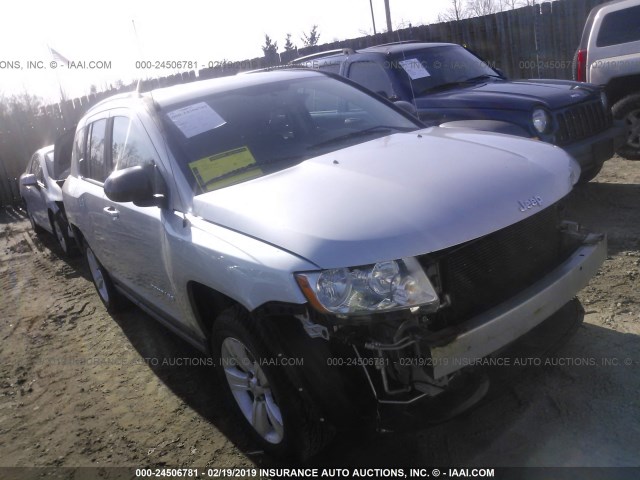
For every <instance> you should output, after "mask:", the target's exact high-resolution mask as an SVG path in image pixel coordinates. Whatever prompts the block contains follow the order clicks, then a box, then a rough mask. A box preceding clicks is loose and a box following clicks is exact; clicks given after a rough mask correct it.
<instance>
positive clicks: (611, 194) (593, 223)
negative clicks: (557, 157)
mask: <svg viewBox="0 0 640 480" xmlns="http://www.w3.org/2000/svg"><path fill="white" fill-rule="evenodd" d="M566 207H567V212H566V215H565V217H566V218H567V219H569V220H574V221H577V222H580V223H581V224H583V225H584V226H585V227H587V228H589V229H590V230H592V231H594V232H604V233H606V234H607V236H608V241H609V242H608V243H609V253H611V254H615V253H619V252H621V251H626V250H629V249H639V248H640V222H638V219H639V218H640V185H638V184H623V183H595V182H594V183H587V184H586V185H578V186H577V187H576V188H575V189H574V190H573V191H572V192H571V194H570V195H569V197H568V199H567V202H566ZM612 212H613V214H612Z"/></svg>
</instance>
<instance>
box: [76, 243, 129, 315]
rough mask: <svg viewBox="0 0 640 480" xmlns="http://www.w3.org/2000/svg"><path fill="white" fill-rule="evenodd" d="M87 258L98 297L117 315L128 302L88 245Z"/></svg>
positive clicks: (86, 247)
mask: <svg viewBox="0 0 640 480" xmlns="http://www.w3.org/2000/svg"><path fill="white" fill-rule="evenodd" d="M84 251H85V258H86V260H87V266H88V267H89V273H90V274H91V280H92V281H93V285H94V286H95V287H96V291H97V292H98V296H99V297H100V300H102V303H103V304H104V306H105V307H106V309H107V311H108V312H110V313H115V312H118V311H120V310H122V309H123V307H124V306H125V305H126V300H125V298H124V297H123V296H122V294H121V293H120V292H118V291H117V290H116V288H115V287H114V285H113V282H112V281H111V277H110V276H109V274H108V273H107V271H106V270H105V268H104V267H103V266H102V264H101V263H100V262H99V261H98V259H97V258H96V256H95V254H94V253H93V250H91V247H90V246H89V245H88V244H87V245H85V250H84Z"/></svg>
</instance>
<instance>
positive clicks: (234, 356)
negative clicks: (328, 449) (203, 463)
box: [211, 307, 330, 459]
mask: <svg viewBox="0 0 640 480" xmlns="http://www.w3.org/2000/svg"><path fill="white" fill-rule="evenodd" d="M259 322H260V321H258V320H256V319H254V318H252V317H251V316H250V314H249V313H248V312H246V311H245V310H244V309H242V308H241V307H232V308H230V309H228V310H226V311H224V312H223V313H222V314H221V315H220V316H219V317H218V318H217V319H216V321H215V323H214V327H213V332H212V337H211V347H212V351H213V354H214V356H215V357H216V359H217V360H218V364H217V365H216V369H217V371H218V377H219V379H220V381H221V383H222V385H223V388H224V391H225V397H226V399H227V401H228V403H229V407H230V408H231V409H232V410H233V411H234V412H235V414H236V415H237V417H238V418H239V420H240V422H239V423H240V424H241V425H242V427H243V430H244V431H245V433H247V434H248V435H249V436H250V437H251V438H252V439H253V441H254V442H255V443H257V444H259V445H260V447H261V448H262V449H263V450H264V451H265V452H267V453H269V454H271V455H274V456H278V457H284V456H294V457H297V458H299V459H306V458H309V457H311V456H312V455H314V454H315V453H317V452H318V451H319V450H320V449H322V447H324V446H325V444H326V442H327V441H328V439H329V438H330V435H329V428H328V426H327V425H325V423H324V419H321V418H319V416H318V414H317V412H316V411H315V408H313V406H312V405H311V404H310V403H308V402H307V401H306V400H305V399H303V398H302V397H301V396H300V393H299V389H298V388H296V387H295V384H294V381H293V376H292V375H290V373H291V372H288V371H287V369H288V368H291V367H287V366H278V365H275V364H274V363H277V362H276V359H278V358H279V357H280V356H279V355H278V352H279V348H278V346H277V345H274V342H275V339H273V338H267V334H266V332H265V330H264V325H260V324H259Z"/></svg>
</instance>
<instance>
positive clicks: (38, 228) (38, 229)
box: [27, 209, 44, 235]
mask: <svg viewBox="0 0 640 480" xmlns="http://www.w3.org/2000/svg"><path fill="white" fill-rule="evenodd" d="M27 217H28V218H29V223H31V229H32V230H33V231H34V232H35V233H36V234H37V235H40V234H41V233H42V232H44V229H43V228H42V227H41V226H40V225H38V224H37V223H36V220H35V218H33V215H32V214H31V212H30V211H29V209H27Z"/></svg>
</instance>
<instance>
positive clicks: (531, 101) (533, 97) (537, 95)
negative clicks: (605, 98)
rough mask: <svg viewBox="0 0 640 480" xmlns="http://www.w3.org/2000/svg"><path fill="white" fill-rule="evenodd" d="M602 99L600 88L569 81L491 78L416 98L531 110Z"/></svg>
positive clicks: (421, 104)
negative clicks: (486, 80) (600, 97)
mask: <svg viewBox="0 0 640 480" xmlns="http://www.w3.org/2000/svg"><path fill="white" fill-rule="evenodd" d="M589 98H593V99H598V98H599V91H598V88H597V87H595V86H593V85H589V84H584V83H578V82H572V81H569V80H520V81H513V82H512V81H500V80H498V81H488V82H481V83H477V84H472V85H469V86H465V87H464V88H462V89H459V90H456V89H448V90H443V91H440V92H437V93H433V94H426V95H424V96H421V97H419V98H417V99H416V107H417V108H418V110H421V109H430V108H431V109H432V108H481V109H501V110H531V109H532V108H533V107H534V105H544V106H546V107H547V108H549V109H551V110H555V109H558V108H563V107H566V106H568V105H572V104H575V103H580V102H583V101H585V100H587V99H589Z"/></svg>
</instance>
